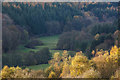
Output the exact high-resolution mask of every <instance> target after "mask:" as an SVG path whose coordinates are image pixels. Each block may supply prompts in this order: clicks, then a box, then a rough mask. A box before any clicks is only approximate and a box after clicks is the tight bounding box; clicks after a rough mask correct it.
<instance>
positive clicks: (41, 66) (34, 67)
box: [27, 64, 49, 70]
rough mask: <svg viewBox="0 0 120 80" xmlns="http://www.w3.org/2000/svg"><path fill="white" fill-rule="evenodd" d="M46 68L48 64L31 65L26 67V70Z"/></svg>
mask: <svg viewBox="0 0 120 80" xmlns="http://www.w3.org/2000/svg"><path fill="white" fill-rule="evenodd" d="M47 67H49V64H41V65H33V66H28V67H27V68H28V69H32V70H40V69H41V70H45V69H46V68H47Z"/></svg>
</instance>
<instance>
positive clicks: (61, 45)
mask: <svg viewBox="0 0 120 80" xmlns="http://www.w3.org/2000/svg"><path fill="white" fill-rule="evenodd" d="M118 34H119V31H118V30H117V26H116V25H114V24H113V23H98V24H95V25H92V26H90V27H86V28H85V29H84V28H83V29H82V30H81V31H76V30H72V31H69V32H64V33H62V34H61V36H60V38H59V41H58V43H57V49H62V50H73V51H83V52H84V53H85V55H86V56H87V57H88V58H90V57H92V55H90V53H91V52H92V50H100V49H103V50H109V49H110V48H111V47H112V46H113V45H114V44H116V45H117V43H116V40H117V41H118Z"/></svg>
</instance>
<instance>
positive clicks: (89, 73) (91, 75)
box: [82, 68, 101, 78]
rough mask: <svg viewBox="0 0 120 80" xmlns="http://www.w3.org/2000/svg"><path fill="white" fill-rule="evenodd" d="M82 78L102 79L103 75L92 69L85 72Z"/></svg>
mask: <svg viewBox="0 0 120 80" xmlns="http://www.w3.org/2000/svg"><path fill="white" fill-rule="evenodd" d="M82 78H101V74H100V72H98V71H96V70H94V69H93V68H92V69H90V70H87V71H86V72H84V73H83V75H82Z"/></svg>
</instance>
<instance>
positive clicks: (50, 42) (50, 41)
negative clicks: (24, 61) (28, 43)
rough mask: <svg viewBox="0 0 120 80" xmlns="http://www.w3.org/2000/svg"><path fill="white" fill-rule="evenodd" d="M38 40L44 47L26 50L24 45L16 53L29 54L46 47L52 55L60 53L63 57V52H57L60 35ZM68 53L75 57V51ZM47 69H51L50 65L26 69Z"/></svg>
mask: <svg viewBox="0 0 120 80" xmlns="http://www.w3.org/2000/svg"><path fill="white" fill-rule="evenodd" d="M37 39H38V40H41V41H42V42H43V43H44V45H42V46H36V48H35V49H30V48H25V47H24V45H21V46H19V48H18V49H17V50H16V51H15V52H16V53H17V52H19V53H29V52H30V51H34V52H36V51H39V50H41V49H42V48H44V47H48V48H49V50H50V53H51V54H52V55H54V53H55V52H59V53H60V55H62V52H63V50H55V48H56V45H57V42H58V40H59V35H55V36H45V37H40V38H37ZM68 53H72V55H74V53H75V52H74V51H68ZM47 67H49V64H40V65H33V66H27V67H26V68H29V69H33V70H39V69H42V70H44V69H46V68H47Z"/></svg>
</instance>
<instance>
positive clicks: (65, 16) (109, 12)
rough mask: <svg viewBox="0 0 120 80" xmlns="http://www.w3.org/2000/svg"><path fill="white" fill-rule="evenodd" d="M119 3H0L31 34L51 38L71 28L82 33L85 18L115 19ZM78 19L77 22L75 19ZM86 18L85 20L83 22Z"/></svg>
mask: <svg viewBox="0 0 120 80" xmlns="http://www.w3.org/2000/svg"><path fill="white" fill-rule="evenodd" d="M117 5H118V3H109V4H108V3H95V4H92V3H91V4H87V3H86V4H85V3H77V4H75V3H5V2H4V3H3V7H2V12H3V13H6V14H8V15H9V16H10V17H11V18H12V19H13V20H14V21H15V23H16V24H18V25H21V26H22V27H23V28H25V29H27V30H28V32H29V33H30V34H33V35H54V34H60V33H62V32H63V31H68V30H69V29H74V28H71V27H70V25H71V22H72V23H74V24H72V25H74V26H75V29H76V30H81V27H83V26H87V25H89V24H87V23H86V24H87V25H84V23H85V22H89V21H88V19H85V16H87V17H89V19H91V18H92V19H95V21H96V20H98V21H105V20H110V21H111V18H112V20H113V19H114V18H115V17H117ZM76 18H80V19H81V20H82V19H83V20H82V21H80V22H78V21H76V20H75V19H76ZM84 19H85V20H84Z"/></svg>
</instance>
